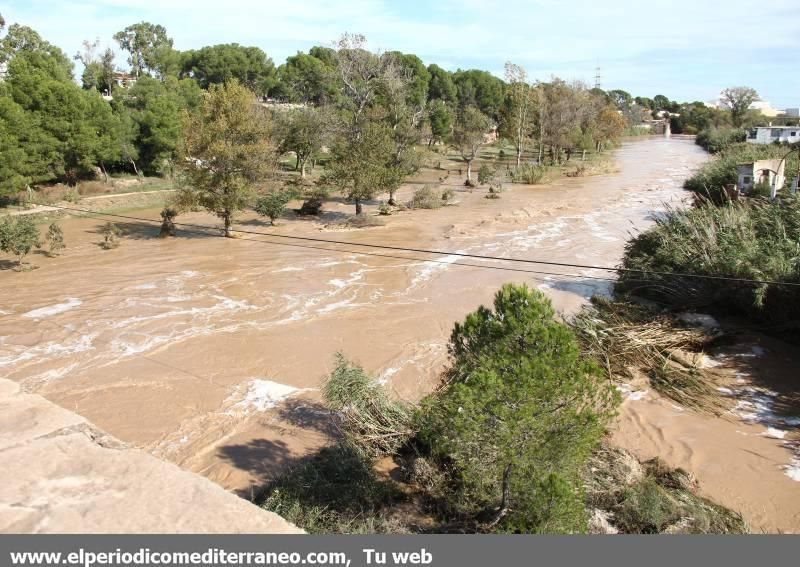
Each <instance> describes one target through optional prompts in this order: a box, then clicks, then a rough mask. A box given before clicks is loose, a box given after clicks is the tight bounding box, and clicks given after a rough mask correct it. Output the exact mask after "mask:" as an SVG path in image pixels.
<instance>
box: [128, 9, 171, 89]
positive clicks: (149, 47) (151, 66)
mask: <svg viewBox="0 0 800 567" xmlns="http://www.w3.org/2000/svg"><path fill="white" fill-rule="evenodd" d="M114 40H115V41H116V42H117V43H118V44H119V46H120V48H121V49H122V50H123V51H127V52H128V63H129V64H130V66H131V71H132V72H133V74H134V75H135V76H136V77H137V78H138V77H139V76H140V75H141V74H142V73H144V72H153V71H158V70H159V63H160V62H161V60H163V58H164V56H165V48H169V49H170V50H171V49H172V38H170V37H168V36H167V30H166V28H165V27H164V26H161V25H157V24H151V23H150V22H139V23H138V24H133V25H130V26H128V27H127V28H125V29H124V30H122V31H120V32H117V33H115V34H114Z"/></svg>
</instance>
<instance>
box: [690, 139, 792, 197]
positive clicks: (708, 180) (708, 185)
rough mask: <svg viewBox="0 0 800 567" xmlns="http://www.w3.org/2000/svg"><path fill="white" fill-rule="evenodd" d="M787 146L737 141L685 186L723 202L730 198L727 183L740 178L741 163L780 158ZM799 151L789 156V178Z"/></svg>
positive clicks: (789, 178)
mask: <svg viewBox="0 0 800 567" xmlns="http://www.w3.org/2000/svg"><path fill="white" fill-rule="evenodd" d="M788 151H789V150H788V149H787V148H786V147H785V146H779V145H768V146H762V145H757V144H748V143H742V144H735V145H732V146H729V147H728V148H726V149H725V150H724V151H721V152H720V153H719V154H717V155H716V156H714V157H713V158H712V159H710V160H709V161H707V162H706V163H704V164H703V166H702V167H701V168H700V169H699V170H698V171H697V172H696V173H695V174H694V175H693V176H692V177H690V178H689V179H687V180H686V182H685V183H684V187H685V188H686V189H688V190H689V191H692V192H694V193H696V194H697V195H699V196H700V197H703V198H707V199H710V200H711V201H713V202H714V203H717V204H721V203H725V202H727V201H728V197H727V194H726V193H725V190H724V187H725V185H732V184H735V183H736V181H737V179H738V174H739V171H738V166H739V165H740V164H742V163H749V162H753V161H756V160H762V159H780V158H782V157H784V156H785V155H786V154H787V153H788ZM797 172H798V161H797V155H796V154H792V155H791V156H789V158H787V160H786V169H785V175H786V179H787V181H788V180H791V179H792V178H793V177H795V176H796V175H797Z"/></svg>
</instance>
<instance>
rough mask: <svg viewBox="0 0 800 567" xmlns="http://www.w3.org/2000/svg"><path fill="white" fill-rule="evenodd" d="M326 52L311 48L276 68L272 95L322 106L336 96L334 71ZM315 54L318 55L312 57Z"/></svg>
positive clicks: (332, 63)
mask: <svg viewBox="0 0 800 567" xmlns="http://www.w3.org/2000/svg"><path fill="white" fill-rule="evenodd" d="M329 51H331V50H329V49H327V48H324V47H319V48H312V49H311V51H310V53H309V54H308V55H306V54H305V53H297V55H291V56H289V57H287V58H286V63H284V64H283V65H281V66H280V67H278V71H277V80H278V82H277V84H276V85H275V87H274V88H273V90H272V93H271V94H272V95H273V96H275V97H277V98H282V99H285V100H288V101H290V102H303V103H313V104H320V105H321V104H325V103H330V102H334V101H335V100H336V99H337V96H338V93H337V91H338V83H337V71H336V68H335V63H334V61H333V60H332V59H331V58H329V53H328V52H329ZM314 54H316V55H317V56H315V55H314Z"/></svg>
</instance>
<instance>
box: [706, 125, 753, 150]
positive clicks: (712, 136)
mask: <svg viewBox="0 0 800 567" xmlns="http://www.w3.org/2000/svg"><path fill="white" fill-rule="evenodd" d="M746 138H747V132H746V131H745V130H742V129H740V128H727V127H723V128H716V127H710V128H704V129H703V130H701V131H700V132H699V133H698V134H697V137H696V138H695V143H696V144H697V145H699V146H701V147H703V148H705V149H706V150H707V151H708V152H710V153H712V154H717V153H720V152H722V151H724V150H727V149H728V148H730V147H731V146H733V145H734V144H739V143H742V142H744V141H745V139H746Z"/></svg>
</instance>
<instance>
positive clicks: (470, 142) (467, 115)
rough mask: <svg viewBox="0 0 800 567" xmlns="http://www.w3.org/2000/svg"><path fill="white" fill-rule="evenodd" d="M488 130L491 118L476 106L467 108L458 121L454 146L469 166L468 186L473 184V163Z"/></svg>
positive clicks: (454, 132)
mask: <svg viewBox="0 0 800 567" xmlns="http://www.w3.org/2000/svg"><path fill="white" fill-rule="evenodd" d="M488 130H489V117H487V116H486V115H485V114H484V113H482V112H481V111H480V110H478V109H477V108H475V107H474V106H469V107H467V108H465V109H464V111H463V112H462V113H461V114H460V116H459V117H458V119H457V120H456V125H455V128H454V129H453V139H452V146H453V148H454V149H455V150H456V151H457V152H458V153H459V154H460V155H461V159H463V160H464V162H465V163H466V164H467V185H471V184H472V162H473V161H474V160H475V158H476V157H477V156H478V150H479V149H480V147H481V146H482V145H483V144H484V139H485V136H486V132H487V131H488Z"/></svg>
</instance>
